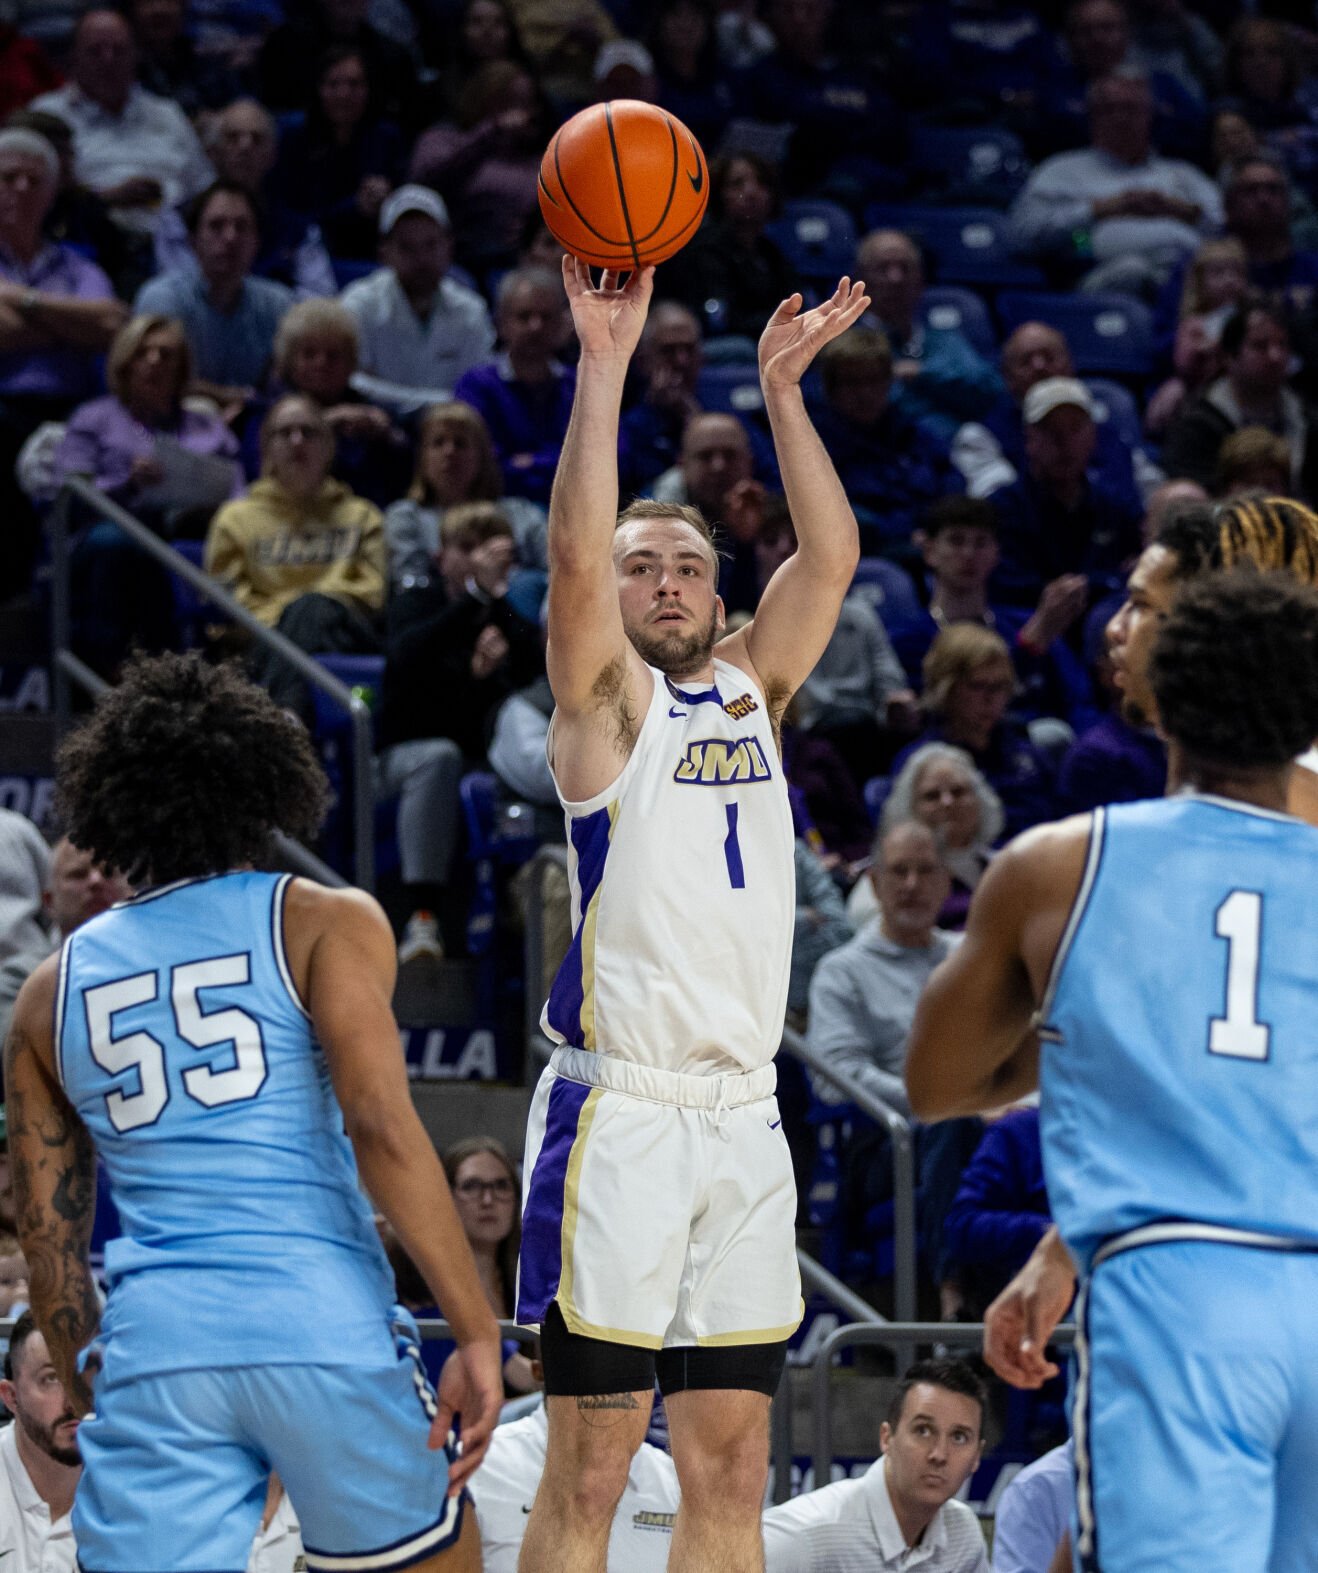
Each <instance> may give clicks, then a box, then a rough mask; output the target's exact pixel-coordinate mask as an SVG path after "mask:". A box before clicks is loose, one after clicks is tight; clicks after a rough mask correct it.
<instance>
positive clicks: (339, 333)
mask: <svg viewBox="0 0 1318 1573" xmlns="http://www.w3.org/2000/svg"><path fill="white" fill-rule="evenodd" d="M314 338H327V339H337V340H338V342H339V343H340V344H346V345H348V346H349V348H350V349H351V350H352V369H353V371H356V369H357V356H358V352H359V350H360V347H361V339H360V336H359V334H358V332H357V319H356V318H355V317H354V316H353V314H352V313H351V312H350V311H347V310H345V308H344V307H342V306H340V305H339V303H338V301H337V300H300V301H298V303H297V305H296V306H293V307H290V309H289V310H288V311H287V312H285V314H284V317H283V320H282V321H281V322H280V324H279V329H278V331H277V332H276V334H275V349H274V368H275V375H276V376H277V377H278V378H279V380H280V382H284V383H286V382H288V381H289V368H290V367H291V365H292V363H293V356H294V353H295V352H296V351H297V350H298V349H300V348H301V347H302V345H303V344H304V343H305V342H306V341H307V340H308V339H314Z"/></svg>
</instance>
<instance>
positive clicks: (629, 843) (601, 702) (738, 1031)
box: [517, 257, 869, 1573]
mask: <svg viewBox="0 0 1318 1573" xmlns="http://www.w3.org/2000/svg"><path fill="white" fill-rule="evenodd" d="M563 273H564V281H565V284H566V286H567V292H568V298H569V301H570V302H571V307H572V315H573V320H574V322H575V325H576V331H577V335H578V337H579V339H580V341H581V361H580V367H579V370H578V374H577V387H576V399H575V403H574V406H573V411H572V420H571V424H570V426H569V428H568V434H567V438H566V441H565V443H564V447H563V454H562V459H561V461H560V463H559V468H558V474H557V477H556V479H555V483H554V491H553V497H552V500H551V503H550V510H549V649H548V666H549V679H550V683H551V685H552V687H553V692H554V699H555V703H556V706H557V709H556V711H555V714H554V719H553V723H552V725H551V729H550V734H549V756H550V764H551V766H552V768H553V771H554V777H555V780H556V782H557V785H558V791H559V795H560V797H561V799H562V802H563V808H564V812H565V814H566V816H567V828H568V848H569V870H570V876H571V882H572V896H573V920H574V933H573V939H572V944H571V947H570V949H569V951H568V955H567V958H566V960H565V961H564V963H563V966H562V968H561V970H560V972H559V974H558V977H557V979H556V980H555V983H554V986H553V989H552V991H551V994H550V998H549V1002H548V1004H547V1005H546V1007H545V1012H544V1017H543V1024H544V1026H545V1030H546V1031H547V1032H548V1034H549V1036H550V1037H551V1038H553V1039H554V1040H555V1042H556V1043H557V1044H558V1047H557V1048H556V1050H555V1051H554V1055H553V1059H552V1061H551V1063H550V1065H549V1067H548V1068H547V1069H546V1071H545V1073H544V1075H543V1077H542V1079H541V1082H540V1085H539V1087H538V1089H537V1091H536V1096H535V1102H534V1105H533V1108H532V1112H531V1120H530V1125H529V1128H528V1132H527V1152H526V1166H525V1181H524V1184H525V1196H524V1222H523V1234H522V1260H521V1266H520V1272H519V1290H518V1312H517V1314H518V1320H519V1321H522V1322H524V1323H531V1324H537V1325H539V1326H540V1328H541V1333H542V1345H543V1355H544V1368H545V1390H546V1393H547V1395H548V1397H547V1406H548V1415H549V1454H548V1460H547V1463H546V1467H545V1472H544V1475H543V1478H542V1480H541V1484H540V1489H539V1492H538V1493H537V1496H536V1500H535V1506H534V1508H533V1509H532V1512H531V1516H530V1521H529V1523H528V1525H527V1534H526V1539H525V1542H524V1544H523V1549H522V1556H521V1560H520V1562H519V1564H518V1565H519V1567H520V1568H521V1569H522V1570H523V1573H560V1570H561V1573H568V1570H570V1573H603V1570H604V1567H605V1555H606V1548H607V1543H608V1535H609V1526H610V1523H611V1521H612V1518H613V1512H614V1508H615V1506H616V1505H617V1502H618V1500H619V1498H620V1496H621V1495H622V1491H623V1487H624V1485H625V1484H626V1480H627V1469H628V1465H629V1463H630V1460H631V1457H632V1455H633V1453H634V1452H635V1451H636V1448H637V1447H638V1445H639V1444H640V1441H641V1439H642V1437H643V1435H644V1433H645V1428H646V1423H647V1419H648V1416H649V1412H650V1404H651V1396H652V1393H653V1387H654V1381H655V1377H656V1374H657V1376H658V1380H659V1385H660V1387H661V1389H662V1390H663V1392H664V1394H665V1396H666V1398H667V1404H668V1418H669V1425H670V1430H671V1438H672V1449H673V1457H674V1460H675V1461H676V1464H677V1472H678V1476H679V1478H680V1480H681V1485H682V1506H681V1511H680V1512H679V1514H678V1518H677V1524H676V1528H675V1530H674V1534H673V1542H672V1549H671V1553H670V1557H669V1564H668V1565H669V1567H670V1569H680V1570H684V1573H693V1570H695V1569H700V1570H701V1573H716V1570H717V1573H757V1570H759V1569H762V1568H763V1566H764V1561H763V1548H762V1544H761V1539H760V1527H759V1524H760V1506H761V1503H762V1501H763V1497H764V1488H765V1483H766V1476H767V1469H768V1414H769V1399H770V1396H771V1395H772V1393H773V1392H774V1389H775V1388H776V1386H777V1383H778V1378H779V1375H780V1373H781V1371H782V1367H783V1362H784V1358H785V1350H786V1340H787V1338H788V1336H789V1335H790V1334H791V1333H792V1332H793V1331H794V1329H795V1328H796V1326H797V1324H798V1323H799V1321H800V1317H801V1293H800V1280H799V1276H798V1273H797V1267H796V1251H795V1238H794V1232H793V1229H794V1219H795V1213H796V1194H795V1187H794V1185H793V1180H792V1164H791V1155H790V1153H789V1151H788V1147H787V1143H786V1140H785V1138H784V1136H783V1131H782V1122H781V1120H780V1118H779V1115H778V1108H777V1104H776V1102H775V1099H774V1095H773V1094H774V1086H775V1075H774V1069H773V1057H774V1054H775V1052H776V1050H777V1048H778V1043H779V1038H780V1035H781V1032H782V1022H783V1011H784V1007H785V1003H786V989H787V971H788V960H789V956H790V952H791V943H792V920H793V906H794V889H793V863H792V847H793V836H792V816H791V811H790V808H789V806H788V799H787V788H786V783H785V781H784V779H783V773H782V765H781V763H780V761H779V757H778V724H779V721H780V719H781V716H782V712H783V709H784V707H785V706H786V704H787V701H788V700H789V699H790V698H791V696H792V694H793V693H794V692H795V690H796V689H797V687H798V686H799V685H800V683H801V682H802V681H803V680H804V679H805V677H806V676H807V675H808V674H809V672H810V670H811V668H812V667H813V666H814V664H815V662H816V661H817V660H818V658H819V656H820V654H821V652H822V651H823V649H824V646H825V645H826V644H827V642H828V640H829V637H830V635H831V634H832V632H833V626H834V623H835V622H836V619H837V614H838V609H839V607H840V606H841V604H842V598H843V596H844V595H845V594H846V592H847V588H848V586H849V585H850V583H851V578H852V574H853V573H854V571H855V567H856V562H857V557H858V540H857V531H856V521H855V518H854V516H853V514H852V511H851V508H850V506H849V504H848V502H847V499H846V495H845V494H844V492H843V490H842V486H841V483H840V482H839V480H838V477H837V474H836V472H835V470H834V469H833V465H832V463H831V461H830V460H829V458H828V455H827V454H826V453H825V451H824V448H823V445H822V444H821V442H820V441H819V438H818V436H817V434H816V433H815V431H814V428H813V427H812V425H811V424H810V420H809V418H808V416H807V414H806V409H805V403H804V401H803V399H802V395H801V386H800V384H801V377H802V376H803V374H804V373H805V371H806V369H807V367H808V366H809V365H810V363H811V361H812V360H813V359H814V357H815V355H816V354H817V353H818V352H819V350H820V349H822V348H823V346H824V345H825V344H827V343H828V342H829V341H830V340H832V339H835V338H836V337H837V336H838V335H839V334H841V333H843V332H845V331H846V329H847V328H849V327H850V326H851V324H852V323H853V322H855V321H856V320H857V319H858V318H859V317H860V316H861V315H862V313H863V312H864V311H865V309H866V307H867V306H868V304H869V301H868V297H867V296H866V294H865V291H864V286H863V285H862V284H851V283H850V282H849V281H848V280H846V279H843V280H842V282H841V283H840V284H839V285H838V288H837V290H836V291H835V292H834V294H833V295H832V296H831V297H830V298H829V299H828V300H826V301H825V302H824V303H823V304H822V305H820V306H817V307H816V308H815V309H814V310H812V311H806V312H803V311H802V310H801V304H802V303H801V297H800V296H799V295H797V296H793V297H792V298H791V299H789V300H786V301H784V302H783V304H782V305H781V306H780V307H779V308H778V310H777V311H776V312H775V313H774V315H773V317H772V318H771V319H770V321H769V324H768V326H767V327H766V329H765V331H764V335H763V337H762V338H761V340H760V346H759V364H760V381H761V385H762V387H763V390H764V401H765V409H766V411H767V413H768V417H769V422H770V426H771V428H772V431H773V438H774V444H775V447H776V449H777V454H778V461H779V464H780V466H781V470H782V478H783V486H784V490H785V492H786V495H787V501H788V505H789V507H790V509H791V513H792V517H793V519H794V521H795V524H796V530H797V536H798V540H799V546H798V548H797V551H796V553H795V555H794V556H792V557H791V558H789V559H788V561H787V562H786V563H784V564H783V565H782V566H781V567H780V568H779V569H778V571H777V573H775V574H774V576H773V578H772V579H771V580H770V582H769V584H768V586H767V587H766V588H765V591H764V595H763V597H762V599H761V601H760V606H759V610H758V612H757V614H756V616H755V619H754V621H753V622H752V623H750V624H749V625H748V626H747V627H745V628H743V629H741V630H739V631H738V632H737V633H735V634H733V635H731V636H729V637H723V606H722V603H721V601H720V600H719V596H718V559H717V555H716V552H715V549H714V545H713V543H712V540H711V535H710V528H709V525H708V524H707V523H706V521H705V520H704V519H703V518H702V517H701V515H700V514H699V512H698V511H697V510H696V509H694V508H690V507H685V506H679V505H675V504H664V503H656V502H649V501H645V502H635V503H632V504H631V505H630V506H629V507H627V508H626V509H624V511H623V513H622V514H621V516H619V515H618V464H617V452H618V417H619V410H620V407H621V402H622V391H623V383H624V381H625V379H626V376H627V367H628V364H629V362H630V360H631V357H632V353H633V351H634V350H635V348H636V344H637V341H638V340H639V338H640V336H641V329H642V328H643V326H644V324H645V318H646V312H647V309H648V307H649V303H650V295H651V288H652V282H653V269H650V268H647V269H644V270H642V271H639V272H634V273H633V274H631V276H630V277H629V278H628V280H627V282H626V283H625V284H624V283H622V281H621V278H620V276H619V275H618V274H613V273H606V274H604V276H603V279H602V281H601V283H600V284H599V286H598V287H595V286H592V284H591V281H590V275H589V272H588V270H587V268H586V267H585V266H584V264H582V263H580V262H577V261H575V260H574V259H572V258H570V257H567V258H565V259H564V263H563Z"/></svg>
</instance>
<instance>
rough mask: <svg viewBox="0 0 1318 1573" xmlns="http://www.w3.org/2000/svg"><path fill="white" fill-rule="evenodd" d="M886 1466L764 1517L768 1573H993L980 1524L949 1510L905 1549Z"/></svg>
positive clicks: (948, 1506) (960, 1507)
mask: <svg viewBox="0 0 1318 1573" xmlns="http://www.w3.org/2000/svg"><path fill="white" fill-rule="evenodd" d="M885 1463H886V1460H884V1459H882V1458H880V1459H877V1460H876V1461H875V1462H874V1463H873V1464H871V1465H870V1467H869V1468H868V1469H867V1470H866V1471H865V1473H864V1474H863V1475H862V1476H861V1477H860V1478H859V1479H858V1480H838V1481H835V1482H834V1483H833V1484H832V1485H830V1486H821V1487H820V1488H819V1490H818V1491H807V1492H803V1493H802V1494H801V1495H800V1496H798V1497H793V1498H792V1500H791V1501H790V1502H783V1503H780V1504H779V1506H777V1507H771V1508H770V1509H769V1510H768V1512H767V1513H765V1515H764V1559H765V1570H766V1573H888V1570H889V1569H892V1570H893V1573H898V1570H900V1573H914V1570H915V1569H917V1568H918V1569H919V1570H920V1573H989V1562H988V1553H987V1551H986V1550H985V1547H984V1534H983V1531H982V1530H981V1529H980V1527H979V1520H978V1519H977V1518H976V1517H975V1515H974V1514H973V1513H972V1512H971V1510H970V1509H969V1508H968V1507H967V1506H966V1505H965V1503H964V1502H945V1503H944V1504H943V1505H942V1507H940V1508H939V1510H938V1512H937V1513H936V1514H935V1515H934V1518H933V1522H932V1523H931V1524H930V1525H929V1527H928V1528H927V1529H926V1530H925V1532H924V1534H923V1535H922V1536H921V1537H920V1543H919V1545H916V1546H908V1545H907V1544H906V1537H905V1535H903V1534H902V1531H901V1526H900V1525H899V1524H898V1522H897V1515H896V1514H895V1513H894V1512H893V1510H892V1503H891V1502H890V1501H889V1500H888V1486H887V1480H886V1478H885Z"/></svg>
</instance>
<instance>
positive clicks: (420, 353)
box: [339, 268, 495, 415]
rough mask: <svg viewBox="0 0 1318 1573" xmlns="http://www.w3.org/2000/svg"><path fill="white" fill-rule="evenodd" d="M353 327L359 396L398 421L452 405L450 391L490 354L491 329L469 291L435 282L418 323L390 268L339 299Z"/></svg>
mask: <svg viewBox="0 0 1318 1573" xmlns="http://www.w3.org/2000/svg"><path fill="white" fill-rule="evenodd" d="M339 298H340V299H341V301H342V302H343V305H344V306H345V307H346V309H347V310H348V311H350V312H351V313H352V315H353V316H354V317H355V318H356V319H357V334H358V338H359V340H360V350H359V356H358V364H359V366H360V370H359V371H358V372H357V373H356V375H355V376H354V377H353V379H352V385H353V387H354V388H356V390H357V391H358V393H361V394H364V395H365V397H366V398H368V399H370V400H371V402H372V403H374V404H382V405H384V407H385V408H386V409H388V410H391V411H393V412H394V413H395V414H397V415H410V414H412V413H413V412H415V411H416V410H420V409H424V408H425V406H426V405H427V404H440V403H443V402H444V401H445V400H446V399H449V398H451V397H452V394H453V384H454V383H455V382H456V381H457V380H458V378H459V377H460V376H461V375H462V374H463V372H464V371H470V369H471V368H472V367H473V366H479V365H480V364H481V363H482V362H483V361H487V360H489V359H490V356H491V355H492V354H493V352H494V338H495V335H494V323H493V322H492V321H491V320H490V310H489V307H488V306H487V305H486V304H485V302H484V300H483V299H482V298H481V297H480V296H479V295H478V294H477V293H476V291H475V290H471V289H468V288H467V287H466V285H465V284H459V283H458V282H457V281H456V280H455V279H449V278H446V279H441V280H440V283H439V289H438V290H437V291H436V294H435V303H434V305H433V306H432V307H431V309H430V317H429V319H428V320H427V321H425V322H422V321H421V319H420V318H419V317H418V316H417V314H416V312H415V311H413V310H412V307H411V304H410V303H409V301H408V299H407V296H406V295H404V293H403V289H402V286H401V285H400V284H399V282H398V276H397V274H395V272H394V270H393V269H392V268H377V269H376V271H375V272H374V273H370V274H368V275H367V276H366V277H365V278H364V279H358V280H357V282H356V283H355V284H350V285H349V286H348V288H347V289H346V290H344V292H343V294H342V295H341V296H340V297H339Z"/></svg>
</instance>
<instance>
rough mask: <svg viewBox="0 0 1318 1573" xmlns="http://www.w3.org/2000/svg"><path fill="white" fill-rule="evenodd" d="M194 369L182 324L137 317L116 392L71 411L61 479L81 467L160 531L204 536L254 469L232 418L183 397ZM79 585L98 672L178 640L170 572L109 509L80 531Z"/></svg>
mask: <svg viewBox="0 0 1318 1573" xmlns="http://www.w3.org/2000/svg"><path fill="white" fill-rule="evenodd" d="M191 378H192V357H191V355H190V353H189V351H188V344H187V340H186V338H185V337H184V334H183V329H182V327H181V325H180V324H179V323H178V322H176V321H175V320H174V319H173V318H170V317H163V316H155V315H144V316H137V317H134V318H133V319H132V320H131V321H130V322H128V323H127V324H126V325H125V326H124V327H123V328H121V329H120V331H119V333H118V334H117V335H116V336H115V339H114V342H113V343H112V344H111V346H110V354H109V358H108V361H107V364H106V380H107V382H108V383H109V386H110V390H111V391H110V393H109V394H108V395H107V396H106V397H104V398H100V399H92V400H91V401H90V402H89V403H87V404H82V405H79V406H78V408H77V409H76V410H74V412H73V414H72V415H71V416H70V417H69V422H68V425H67V427H66V428H65V432H64V436H63V438H62V440H61V441H60V444H59V447H58V448H57V449H56V450H55V456H54V460H53V470H54V475H55V480H56V481H57V483H62V482H63V481H65V480H67V479H68V478H69V477H71V476H81V477H83V478H84V479H86V480H89V481H90V482H91V484H92V485H93V486H95V487H97V488H98V489H99V490H100V491H103V492H104V493H105V494H106V496H108V497H110V498H112V499H113V500H114V501H115V502H117V503H120V504H122V506H123V507H125V508H127V509H128V510H129V512H130V513H133V514H135V515H136V516H137V517H138V518H139V519H141V520H142V521H143V522H144V523H146V524H149V525H150V526H151V527H152V529H154V530H155V531H156V532H157V533H158V534H161V535H164V536H166V537H167V538H175V537H180V536H190V537H192V538H194V539H197V538H200V537H201V536H203V535H204V534H205V532H206V527H207V525H208V524H209V523H210V516H211V514H212V513H213V512H214V510H215V509H216V508H217V507H218V506H219V505H220V503H222V502H224V501H226V500H227V498H229V497H236V496H237V495H238V493H239V492H240V491H241V489H242V484H243V476H242V470H241V468H240V466H239V465H238V462H237V458H236V455H237V452H238V444H237V441H236V440H235V438H234V436H233V433H232V432H231V431H230V430H229V428H228V426H226V425H225V423H224V422H223V421H222V420H221V419H220V417H219V416H218V415H216V414H213V413H210V412H208V411H206V410H202V409H196V408H192V407H190V406H188V405H185V404H184V403H183V390H184V389H185V388H186V387H187V385H188V383H189V382H190V381H191ZM196 460H199V461H201V462H200V463H197V464H194V463H193V462H192V461H196ZM71 590H72V597H73V624H74V646H75V648H76V649H77V650H78V651H79V653H80V654H81V655H82V657H83V659H84V660H85V661H87V662H88V664H89V665H91V666H92V667H93V668H94V669H95V670H96V671H98V672H102V673H105V674H107V675H108V674H110V673H112V672H113V671H114V670H115V668H116V667H117V666H118V664H119V662H120V661H121V660H122V659H123V658H124V656H125V655H127V653H128V651H129V650H130V649H131V648H132V647H133V646H134V645H137V646H140V647H141V648H142V649H145V650H163V649H168V648H170V647H171V645H172V644H173V643H174V639H175V626H174V601H173V594H172V592H171V589H170V583H169V575H168V574H167V573H166V572H165V571H164V569H162V568H161V567H160V565H159V564H158V563H157V562H156V561H155V560H154V559H153V558H150V557H148V556H147V555H146V553H145V552H143V551H141V550H140V549H139V548H138V547H136V546H134V545H133V543H132V542H131V541H130V540H129V539H128V537H127V536H126V535H124V533H123V532H122V531H121V530H120V529H119V528H118V526H117V525H114V524H111V523H110V522H109V521H108V520H99V521H97V522H95V523H92V524H91V525H89V526H88V528H87V529H86V530H85V531H84V532H83V534H82V535H81V536H80V538H79V540H78V543H77V545H76V547H75V548H74V552H73V562H72V573H71Z"/></svg>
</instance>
